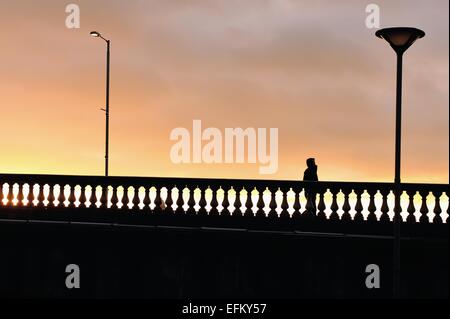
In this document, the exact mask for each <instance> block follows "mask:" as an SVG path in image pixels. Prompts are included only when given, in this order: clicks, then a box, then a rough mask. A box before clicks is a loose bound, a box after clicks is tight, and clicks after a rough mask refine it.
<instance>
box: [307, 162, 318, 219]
mask: <svg viewBox="0 0 450 319" xmlns="http://www.w3.org/2000/svg"><path fill="white" fill-rule="evenodd" d="M306 166H307V169H305V172H304V173H303V180H304V181H309V182H317V181H318V180H319V178H318V176H317V165H316V160H315V159H314V158H308V159H307V160H306ZM305 196H306V201H307V204H306V205H307V208H308V203H309V204H310V205H311V208H312V212H313V213H314V214H315V213H316V192H313V191H308V190H307V189H305Z"/></svg>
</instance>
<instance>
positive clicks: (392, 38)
mask: <svg viewBox="0 0 450 319" xmlns="http://www.w3.org/2000/svg"><path fill="white" fill-rule="evenodd" d="M375 35H376V36H377V37H379V38H381V39H384V40H386V41H387V42H388V43H389V44H390V45H391V47H392V48H393V49H394V51H395V53H397V93H396V107H395V178H394V192H395V193H394V194H395V206H394V278H393V279H394V280H393V296H394V297H397V298H398V297H400V283H401V282H400V274H401V272H400V269H401V268H400V225H401V216H400V212H401V206H400V196H401V193H402V192H401V187H400V185H401V181H400V154H401V130H402V67H403V65H402V64H403V53H405V51H406V50H407V49H408V48H409V47H410V46H411V45H412V44H413V43H414V42H415V41H416V40H417V39H420V38H423V37H424V36H425V32H423V31H422V30H419V29H416V28H404V27H403V28H400V27H399V28H385V29H381V30H378V31H377V32H376V33H375Z"/></svg>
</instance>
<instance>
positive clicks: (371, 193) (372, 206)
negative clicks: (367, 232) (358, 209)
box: [367, 189, 377, 222]
mask: <svg viewBox="0 0 450 319" xmlns="http://www.w3.org/2000/svg"><path fill="white" fill-rule="evenodd" d="M367 193H368V194H369V198H370V199H369V207H367V210H368V211H369V215H368V216H367V221H368V222H376V221H377V215H375V212H376V211H377V207H376V206H375V194H376V193H377V190H373V189H368V190H367Z"/></svg>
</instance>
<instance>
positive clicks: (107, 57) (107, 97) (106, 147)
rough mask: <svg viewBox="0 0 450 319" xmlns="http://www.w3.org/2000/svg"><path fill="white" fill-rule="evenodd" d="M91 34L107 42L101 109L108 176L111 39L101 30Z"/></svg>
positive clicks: (106, 174) (106, 173)
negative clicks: (101, 32) (104, 35)
mask: <svg viewBox="0 0 450 319" xmlns="http://www.w3.org/2000/svg"><path fill="white" fill-rule="evenodd" d="M90 34H91V36H93V37H95V38H101V39H103V40H104V41H105V42H106V108H105V109H101V110H102V111H104V112H105V116H106V140H105V176H108V161H109V48H110V41H109V40H107V39H105V38H104V37H103V36H102V35H101V34H100V33H99V32H97V31H91V33H90Z"/></svg>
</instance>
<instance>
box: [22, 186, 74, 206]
mask: <svg viewBox="0 0 450 319" xmlns="http://www.w3.org/2000/svg"><path fill="white" fill-rule="evenodd" d="M64 186H65V185H64V184H59V194H58V207H59V208H62V207H65V206H64V201H65V200H66V199H65V196H64ZM31 189H32V188H31ZM32 193H33V192H32V191H30V194H28V195H32Z"/></svg>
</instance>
